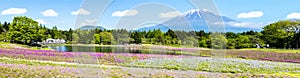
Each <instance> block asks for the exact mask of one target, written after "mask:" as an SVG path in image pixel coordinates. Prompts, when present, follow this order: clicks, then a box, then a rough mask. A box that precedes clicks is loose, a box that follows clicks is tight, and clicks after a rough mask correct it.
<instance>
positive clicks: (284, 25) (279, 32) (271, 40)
mask: <svg viewBox="0 0 300 78" xmlns="http://www.w3.org/2000/svg"><path fill="white" fill-rule="evenodd" d="M299 24H300V22H299V21H290V20H285V21H278V22H276V23H273V24H270V25H267V26H265V27H264V28H263V31H262V34H263V37H262V38H263V39H264V41H265V42H266V44H270V46H271V47H276V48H286V47H288V46H290V45H295V44H294V43H295V42H294V34H295V33H294V32H287V31H286V29H288V28H289V27H293V26H296V25H299Z"/></svg>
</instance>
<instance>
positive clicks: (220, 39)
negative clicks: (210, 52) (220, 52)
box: [211, 33, 228, 49]
mask: <svg viewBox="0 0 300 78" xmlns="http://www.w3.org/2000/svg"><path fill="white" fill-rule="evenodd" d="M227 42H228V41H227V39H226V37H225V36H224V35H223V34H221V33H212V34H211V48H213V49H225V48H226V44H227Z"/></svg>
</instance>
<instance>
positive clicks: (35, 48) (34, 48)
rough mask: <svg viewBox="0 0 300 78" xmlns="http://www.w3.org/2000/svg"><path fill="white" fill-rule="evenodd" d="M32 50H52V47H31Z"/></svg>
mask: <svg viewBox="0 0 300 78" xmlns="http://www.w3.org/2000/svg"><path fill="white" fill-rule="evenodd" d="M30 49H31V50H52V49H50V48H41V47H31V48H30Z"/></svg>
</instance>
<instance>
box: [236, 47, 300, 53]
mask: <svg viewBox="0 0 300 78" xmlns="http://www.w3.org/2000/svg"><path fill="white" fill-rule="evenodd" d="M238 50H257V51H263V52H278V53H300V50H299V49H263V48H262V49H259V48H247V49H238Z"/></svg>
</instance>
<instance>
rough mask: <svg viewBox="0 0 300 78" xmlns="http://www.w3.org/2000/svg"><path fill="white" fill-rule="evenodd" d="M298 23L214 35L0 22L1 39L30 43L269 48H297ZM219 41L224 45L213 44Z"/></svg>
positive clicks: (25, 20)
mask: <svg viewBox="0 0 300 78" xmlns="http://www.w3.org/2000/svg"><path fill="white" fill-rule="evenodd" d="M297 25H300V21H298V20H281V21H278V22H275V23H272V24H269V25H267V26H265V27H263V30H262V31H251V30H250V31H245V32H240V33H236V32H221V33H220V34H223V35H224V36H213V34H214V32H204V31H203V30H201V31H178V30H168V31H167V32H163V31H161V30H159V29H156V30H149V31H127V30H125V29H114V30H101V29H90V30H79V29H76V30H74V29H69V30H59V29H58V28H57V27H56V26H53V27H52V28H47V27H46V26H44V25H42V24H39V23H38V22H37V21H34V20H33V19H32V18H29V17H26V16H18V17H14V19H13V21H12V22H0V33H1V34H0V41H5V42H11V43H18V44H26V45H31V44H32V42H42V41H44V40H46V39H48V38H53V39H64V40H66V41H67V44H100V45H116V44H155V45H169V46H182V45H184V46H197V47H203V48H211V47H214V46H215V47H216V46H217V47H225V48H227V49H241V48H255V47H256V44H260V45H261V46H266V45H269V47H270V48H281V49H288V48H298V45H299V44H298V43H299V42H298V41H299V33H297V32H293V31H287V29H291V28H295V27H297ZM212 39H214V40H220V42H221V43H222V44H226V46H222V45H217V44H212V45H211V43H212V41H211V40H212Z"/></svg>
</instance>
